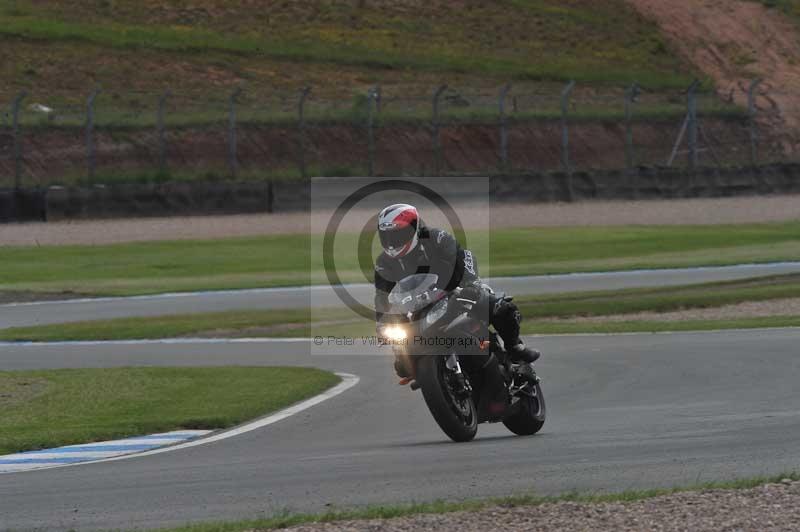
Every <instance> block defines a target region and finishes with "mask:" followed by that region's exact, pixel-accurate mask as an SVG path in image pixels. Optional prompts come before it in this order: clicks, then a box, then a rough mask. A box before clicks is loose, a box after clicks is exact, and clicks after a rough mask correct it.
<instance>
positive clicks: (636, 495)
mask: <svg viewBox="0 0 800 532" xmlns="http://www.w3.org/2000/svg"><path fill="white" fill-rule="evenodd" d="M783 479H790V480H800V474H797V473H786V474H783V475H777V476H770V477H757V478H746V479H736V480H729V481H722V482H707V483H703V484H696V485H693V486H686V487H675V488H665V489H647V490H628V491H623V492H620V493H610V494H601V495H593V494H580V493H575V492H572V493H566V494H564V495H559V496H555V497H542V496H537V495H520V496H511V497H500V498H492V499H478V500H471V501H464V502H447V501H435V502H430V503H415V504H406V505H399V504H398V505H385V506H369V507H367V508H363V509H357V510H330V511H327V512H325V513H319V514H301V513H290V512H285V513H282V514H277V515H275V516H272V517H267V518H263V519H255V520H248V521H238V522H219V523H203V524H194V525H187V526H182V527H175V528H165V529H160V530H161V532H238V531H243V530H274V529H278V528H286V527H290V526H295V525H301V524H309V523H332V522H337V521H349V520H364V519H392V518H396V517H406V516H412V515H419V514H446V513H452V512H477V511H480V510H485V509H488V508H492V507H496V506H503V507H518V506H539V505H542V504H548V503H559V502H577V503H585V504H598V503H609V502H623V503H625V502H636V501H641V500H645V499H652V498H654V497H659V496H663V495H671V494H674V493H682V492H688V491H704V490H712V489H713V490H734V489H750V488H755V487H758V486H762V485H764V484H774V483H778V482H780V481H781V480H783Z"/></svg>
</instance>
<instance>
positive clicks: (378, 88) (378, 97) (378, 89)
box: [375, 85, 383, 114]
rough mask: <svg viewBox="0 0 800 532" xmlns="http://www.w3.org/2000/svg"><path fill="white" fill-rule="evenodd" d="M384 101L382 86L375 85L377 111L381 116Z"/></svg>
mask: <svg viewBox="0 0 800 532" xmlns="http://www.w3.org/2000/svg"><path fill="white" fill-rule="evenodd" d="M382 101H383V91H382V90H381V86H380V85H375V110H376V111H377V112H378V114H381V104H382Z"/></svg>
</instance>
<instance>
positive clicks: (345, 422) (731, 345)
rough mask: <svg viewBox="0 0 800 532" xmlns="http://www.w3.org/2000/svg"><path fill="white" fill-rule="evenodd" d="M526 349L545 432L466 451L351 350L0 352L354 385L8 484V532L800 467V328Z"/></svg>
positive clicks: (264, 345) (383, 371) (257, 347)
mask: <svg viewBox="0 0 800 532" xmlns="http://www.w3.org/2000/svg"><path fill="white" fill-rule="evenodd" d="M748 276H749V275H748ZM595 279H596V280H595V281H594V282H595V283H597V284H598V286H595V288H594V289H601V288H605V287H608V284H607V282H608V279H604V278H603V277H601V276H598V277H596V278H595ZM599 285H602V286H599ZM562 291H563V290H562ZM306 302H307V300H306ZM117 303H118V304H122V303H123V302H122V301H118V302H117ZM17 308H19V307H17ZM31 308H33V307H31ZM52 308H53V307H40V308H39V311H41V312H42V313H45V314H46V313H47V312H51V309H52ZM2 311H3V312H5V309H2ZM45 317H47V316H45ZM528 341H529V343H530V344H532V345H534V346H536V347H537V348H540V349H541V350H542V351H543V352H544V353H545V355H544V357H543V359H542V360H541V361H540V362H539V363H538V370H539V373H540V375H541V376H542V378H543V379H544V383H543V386H544V392H545V396H546V398H547V405H548V420H547V423H546V424H545V427H544V429H543V430H542V432H541V433H540V434H538V435H536V436H533V437H528V438H520V437H516V436H513V435H512V434H511V433H509V432H508V431H507V430H506V429H505V428H504V427H503V426H502V425H481V426H480V427H479V432H478V437H477V439H476V440H475V441H473V442H471V443H467V444H453V443H450V442H449V441H448V440H447V438H446V437H445V436H444V434H443V433H442V432H441V430H440V429H439V428H438V426H437V425H436V424H435V422H434V421H433V419H432V417H431V415H430V413H429V412H428V411H427V409H426V407H425V405H424V402H423V400H422V397H421V395H420V394H419V393H418V392H412V391H410V390H409V389H408V388H407V387H400V386H398V385H397V384H396V378H395V377H394V375H393V371H392V369H391V359H390V358H389V357H376V356H359V353H361V354H363V353H364V352H365V351H364V349H363V348H360V347H358V346H351V347H333V348H330V349H328V350H327V351H326V353H325V354H322V355H320V354H317V355H316V356H312V355H311V352H312V349H311V348H310V345H309V343H306V342H299V341H290V340H269V341H267V340H264V341H253V342H225V343H212V342H196V343H192V342H188V343H179V344H170V343H147V344H132V343H107V344H97V343H96V344H58V345H46V344H44V345H36V344H27V345H9V344H5V345H2V346H0V369H4V370H12V369H34V368H66V367H111V366H116V367H119V366H131V365H165V366H214V365H231V364H235V365H276V364H280V365H314V366H317V367H321V368H323V369H329V370H335V371H342V372H347V373H352V374H355V375H358V376H359V377H360V378H361V381H360V382H359V384H358V385H357V386H355V387H353V388H351V389H350V390H348V391H346V392H345V393H342V394H341V395H338V396H336V397H334V398H332V399H330V400H328V401H326V402H324V403H322V404H319V405H317V406H315V407H313V408H310V409H308V410H305V411H303V412H301V413H299V414H297V415H295V416H292V417H290V418H288V419H285V420H283V421H281V422H279V423H275V424H273V425H270V426H268V427H264V428H263V429H259V430H255V431H252V432H248V433H246V434H242V435H240V436H236V437H234V438H230V439H227V440H223V441H217V442H213V443H209V444H207V445H201V446H197V447H193V448H189V449H183V450H179V451H175V452H170V453H164V454H160V455H155V456H142V457H134V458H131V459H127V460H122V461H118V462H108V463H95V464H88V465H80V466H75V467H67V468H62V469H53V470H45V471H34V472H27V473H12V474H5V475H0V529H7V528H11V529H31V528H37V529H68V528H78V529H85V528H103V529H108V528H133V527H138V528H144V527H156V526H170V525H179V524H183V523H186V522H191V521H198V520H230V519H242V518H251V517H258V516H262V515H265V514H272V513H274V512H278V511H282V510H286V509H289V510H295V511H324V510H327V509H330V508H331V506H348V507H349V506H354V505H364V504H376V503H400V502H411V501H429V500H433V499H453V500H456V499H463V498H472V497H489V496H500V495H510V494H514V493H532V492H533V493H537V494H542V495H545V494H557V493H563V492H567V491H572V490H579V491H582V492H585V491H621V490H625V489H634V488H652V487H670V486H676V485H687V484H695V483H697V482H702V481H707V480H725V479H730V478H735V477H748V476H757V475H773V474H778V473H781V472H785V471H789V470H796V469H798V464H800V446H798V445H797V441H800V395H799V394H797V393H796V389H797V381H798V377H800V357H798V356H797V355H798V347H797V346H798V345H800V329H775V330H751V331H724V332H711V333H680V334H640V335H609V336H600V335H598V336H557V337H541V338H529V339H528ZM369 351H370V352H372V351H373V350H369ZM314 352H316V353H319V351H318V350H315V351H314Z"/></svg>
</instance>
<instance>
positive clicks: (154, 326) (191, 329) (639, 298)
mask: <svg viewBox="0 0 800 532" xmlns="http://www.w3.org/2000/svg"><path fill="white" fill-rule="evenodd" d="M788 297H800V275H783V276H773V277H763V278H755V279H744V280H739V281H726V282H718V283H706V284H698V285H688V286H678V287H665V288H645V289H632V290H620V291H603V292H588V293H577V294H556V295H548V296H538V297H530V296H527V297H525V296H524V297H519V298H517V299H516V301H517V303H518V304H519V306H520V310H521V311H522V315H523V316H525V318H526V319H525V321H523V324H522V329H523V332H524V333H525V334H572V333H620V332H664V331H700V330H717V329H752V328H768V327H797V326H800V316H769V317H737V318H731V319H706V320H698V319H691V320H685V321H659V320H658V319H657V317H654V318H651V319H648V320H641V319H638V320H634V319H631V320H629V321H608V322H586V321H576V320H575V318H579V317H585V316H601V317H602V316H610V315H625V314H635V313H638V312H645V311H648V312H656V313H658V312H670V311H676V310H685V309H697V308H713V307H721V306H724V305H732V304H736V303H742V302H746V301H768V300H772V299H783V298H788ZM373 332H374V325H373V324H372V323H371V322H368V321H365V320H363V319H361V318H358V317H356V316H354V315H352V314H350V313H349V312H347V311H344V310H331V309H328V310H325V309H322V310H316V309H315V310H314V312H313V314H312V313H311V311H310V310H309V309H300V310H297V309H295V310H265V311H231V312H219V313H203V314H183V315H175V316H164V317H155V318H120V319H112V320H100V321H85V322H76V323H64V324H56V325H45V326H35V327H20V328H12V329H5V330H0V340H4V341H36V342H48V341H79V340H90V341H100V340H130V339H155V338H175V337H187V336H205V337H209V336H211V337H245V336H250V337H303V338H305V337H309V336H312V335H313V336H316V335H322V336H327V335H331V336H344V335H347V336H355V337H360V336H364V335H371V334H372V333H373Z"/></svg>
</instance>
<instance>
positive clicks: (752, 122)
mask: <svg viewBox="0 0 800 532" xmlns="http://www.w3.org/2000/svg"><path fill="white" fill-rule="evenodd" d="M760 84H761V80H760V79H756V80H753V82H752V83H750V88H749V89H748V90H747V116H748V122H749V124H748V126H749V129H750V163H751V164H752V165H753V166H754V167H755V166H758V126H757V125H756V113H757V110H756V88H758V86H759V85H760Z"/></svg>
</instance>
